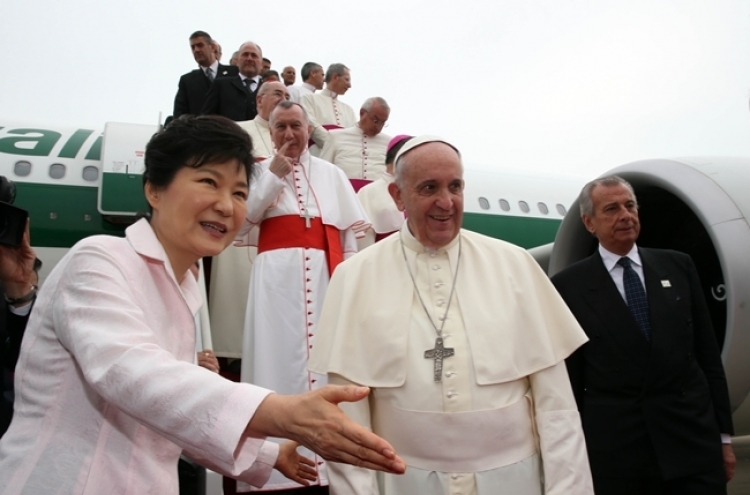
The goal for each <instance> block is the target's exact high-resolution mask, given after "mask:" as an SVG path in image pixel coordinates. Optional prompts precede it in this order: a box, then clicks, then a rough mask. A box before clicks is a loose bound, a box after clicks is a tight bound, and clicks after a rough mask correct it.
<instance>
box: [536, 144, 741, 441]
mask: <svg viewBox="0 0 750 495" xmlns="http://www.w3.org/2000/svg"><path fill="white" fill-rule="evenodd" d="M613 174H616V175H619V176H621V177H623V178H624V179H626V180H627V181H628V182H630V183H631V184H632V185H633V189H634V190H635V193H636V196H637V198H638V203H639V211H640V215H639V216H640V219H641V235H640V238H639V239H638V245H640V246H644V247H657V248H668V249H675V250H677V251H682V252H684V253H688V254H689V255H690V256H691V257H692V258H693V261H694V263H695V265H696V267H697V269H698V272H699V274H700V278H701V283H702V284H703V290H704V293H705V295H706V301H707V303H708V306H709V311H710V313H711V318H712V320H713V325H714V330H715V332H716V339H717V341H718V342H719V346H720V349H721V350H722V359H723V361H724V368H725V370H726V374H727V380H728V382H729V396H730V399H731V402H732V406H733V408H734V409H735V411H736V412H735V428H736V429H737V432H736V434H737V435H748V434H750V400H747V398H748V392H750V225H749V223H748V222H749V219H750V159H748V158H698V159H696V158H689V159H673V160H643V161H638V162H633V163H629V164H627V165H622V166H620V167H617V168H615V169H613V170H610V171H609V172H607V173H606V174H603V175H602V177H603V176H607V175H613ZM578 208H579V207H578V201H577V200H576V201H575V202H574V204H573V205H571V207H570V208H569V210H568V211H569V212H568V215H567V216H566V217H565V219H564V220H563V222H562V224H561V225H560V229H559V230H558V232H557V236H556V238H555V243H554V249H553V251H552V256H551V258H550V263H549V274H550V276H551V275H554V274H555V273H557V272H559V271H560V270H562V269H564V268H565V267H567V266H569V265H571V264H572V263H575V262H576V261H578V260H581V259H583V258H585V257H587V256H589V255H590V254H591V253H593V251H594V249H596V245H597V243H596V240H595V239H594V238H593V237H592V236H591V234H590V233H589V232H588V231H586V229H585V228H584V226H583V224H582V222H581V220H580V214H579V209H578ZM743 402H744V403H745V404H744V405H743ZM741 406H742V407H741ZM740 408H741V409H740ZM737 409H740V410H739V411H737Z"/></svg>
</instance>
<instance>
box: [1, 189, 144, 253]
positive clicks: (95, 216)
mask: <svg viewBox="0 0 750 495" xmlns="http://www.w3.org/2000/svg"><path fill="white" fill-rule="evenodd" d="M96 197H97V188H96V187H85V186H60V185H53V184H33V183H27V182H16V201H15V203H14V204H15V206H18V207H19V208H23V209H24V210H27V211H28V212H29V218H30V219H31V244H32V245H33V246H41V247H71V246H72V245H73V244H75V243H76V242H78V241H79V240H81V239H83V238H84V237H88V236H90V235H96V234H110V235H116V236H122V235H123V232H124V230H125V227H126V226H127V225H125V224H123V225H119V224H118V225H115V224H112V223H110V222H107V221H106V220H104V217H102V215H101V214H100V213H99V211H98V210H97V208H96ZM130 220H132V219H130Z"/></svg>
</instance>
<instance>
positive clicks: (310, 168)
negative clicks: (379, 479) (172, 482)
mask: <svg viewBox="0 0 750 495" xmlns="http://www.w3.org/2000/svg"><path fill="white" fill-rule="evenodd" d="M270 126H271V137H272V138H273V140H274V144H275V146H276V149H277V150H278V151H277V153H276V155H274V156H273V157H272V158H269V159H267V160H265V161H263V162H262V163H260V166H259V169H260V174H259V175H258V176H257V177H256V178H254V180H253V181H252V182H251V184H252V185H251V188H250V193H249V195H248V200H247V216H246V221H245V225H244V226H243V228H242V229H241V230H240V232H239V234H238V238H237V239H238V241H237V242H236V243H235V244H238V243H239V244H250V245H255V246H257V247H258V256H257V257H256V258H255V264H254V267H253V271H252V275H251V279H250V290H249V296H248V303H247V317H246V321H245V328H244V338H243V348H242V381H246V382H250V383H253V384H255V385H259V386H262V384H266V385H265V386H266V387H268V388H271V389H272V390H275V391H276V392H277V393H281V394H291V393H297V392H294V391H298V392H302V391H309V390H316V389H318V388H320V387H322V386H323V385H325V383H326V377H325V375H318V374H315V373H310V372H308V371H307V359H308V354H309V352H310V351H311V350H312V349H313V345H314V343H315V340H316V333H317V327H316V324H317V321H318V316H319V314H320V309H321V308H322V306H323V296H324V295H325V292H326V289H327V288H328V281H329V278H330V273H332V272H333V270H334V268H336V266H337V265H338V263H340V262H341V261H343V260H344V259H346V258H348V257H350V256H352V255H353V254H355V253H356V252H357V242H356V238H357V237H361V236H362V235H364V231H365V230H367V228H369V225H370V224H369V222H368V220H367V216H366V215H365V213H364V211H363V210H362V207H361V206H360V204H359V202H358V201H357V198H356V196H355V194H354V191H353V190H352V187H351V185H350V184H349V181H348V180H347V179H346V176H345V175H344V173H343V172H342V171H341V170H340V169H339V168H337V167H336V166H334V165H332V164H330V163H328V162H325V161H323V160H320V159H318V158H315V157H312V156H310V154H309V153H308V152H307V149H306V148H307V140H308V137H309V132H310V131H309V127H310V126H309V124H308V121H307V116H306V115H305V111H304V109H303V108H302V107H301V106H300V105H299V104H297V103H292V102H289V101H282V102H281V103H279V104H278V105H277V106H276V108H275V109H274V110H273V111H272V112H271V115H270ZM310 456H314V454H308V457H310ZM316 461H317V462H316V463H317V467H318V479H317V481H316V482H315V483H313V484H318V485H327V484H328V482H327V477H326V469H325V463H324V462H323V459H322V458H321V457H317V458H316ZM298 487H299V485H298V484H296V483H294V482H291V481H290V480H288V479H285V478H283V477H281V476H275V474H273V475H271V479H270V480H269V481H268V482H267V483H266V485H265V487H264V490H269V489H271V490H279V489H289V488H298ZM243 488H244V489H245V490H248V489H249V488H250V487H249V486H244V487H243V486H242V485H241V484H238V491H243Z"/></svg>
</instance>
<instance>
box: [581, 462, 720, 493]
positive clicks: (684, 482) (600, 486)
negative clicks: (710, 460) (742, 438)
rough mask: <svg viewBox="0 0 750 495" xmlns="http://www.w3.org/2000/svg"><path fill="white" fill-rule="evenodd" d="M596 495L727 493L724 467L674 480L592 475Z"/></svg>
mask: <svg viewBox="0 0 750 495" xmlns="http://www.w3.org/2000/svg"><path fill="white" fill-rule="evenodd" d="M594 493H596V495H727V479H726V474H725V472H724V468H723V467H722V468H721V470H718V469H714V470H713V471H709V472H706V473H701V474H695V475H692V476H686V477H684V478H677V479H674V480H662V479H659V478H605V477H599V476H594Z"/></svg>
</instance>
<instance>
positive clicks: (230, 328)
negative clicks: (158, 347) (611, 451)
mask: <svg viewBox="0 0 750 495" xmlns="http://www.w3.org/2000/svg"><path fill="white" fill-rule="evenodd" d="M288 99H289V90H288V89H287V87H286V86H284V84H283V83H280V82H267V83H263V84H262V85H261V86H260V89H259V90H258V95H257V96H256V106H257V108H258V115H256V117H255V118H254V119H253V120H244V121H242V122H237V125H239V126H240V127H242V128H243V129H244V130H245V131H247V133H248V134H249V135H250V139H251V140H252V142H253V157H255V161H263V160H265V159H266V158H268V157H270V156H273V154H274V151H275V149H274V145H273V140H272V139H271V131H270V129H269V127H268V119H269V118H270V116H271V110H273V109H274V108H275V107H276V105H278V104H279V102H281V101H284V100H288ZM255 256H256V249H255V247H254V246H229V247H228V248H227V249H225V250H224V251H222V253H221V254H219V255H218V256H214V257H213V261H212V264H211V297H210V298H209V304H210V312H209V314H210V316H211V333H212V337H213V339H212V340H213V345H214V352H215V353H216V355H217V356H220V357H227V358H239V357H242V328H243V326H244V324H245V309H246V307H247V293H248V287H249V284H250V273H251V272H252V268H253V263H254V262H255Z"/></svg>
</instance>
